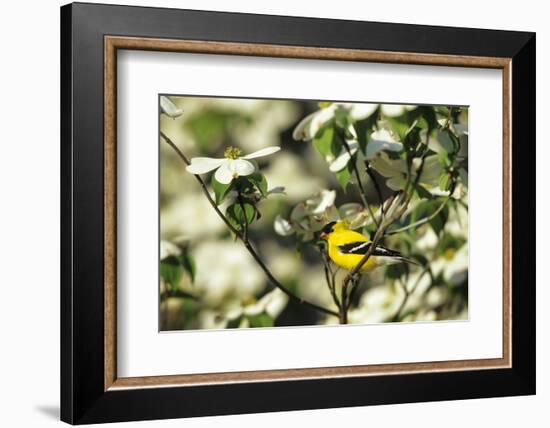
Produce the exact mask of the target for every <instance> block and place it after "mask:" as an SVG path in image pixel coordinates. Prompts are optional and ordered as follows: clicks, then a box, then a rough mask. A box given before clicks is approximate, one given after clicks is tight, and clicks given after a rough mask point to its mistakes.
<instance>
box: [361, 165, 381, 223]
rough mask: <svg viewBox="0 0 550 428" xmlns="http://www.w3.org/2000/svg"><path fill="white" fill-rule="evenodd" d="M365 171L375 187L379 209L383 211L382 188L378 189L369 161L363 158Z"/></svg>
mask: <svg viewBox="0 0 550 428" xmlns="http://www.w3.org/2000/svg"><path fill="white" fill-rule="evenodd" d="M365 171H366V172H367V174H368V175H369V177H370V179H371V180H372V182H373V183H374V188H375V189H376V194H377V195H378V202H379V203H380V209H381V210H382V213H383V212H384V198H383V197H382V190H380V185H379V184H378V180H376V176H375V175H374V173H373V172H372V168H371V166H370V163H369V161H368V160H365Z"/></svg>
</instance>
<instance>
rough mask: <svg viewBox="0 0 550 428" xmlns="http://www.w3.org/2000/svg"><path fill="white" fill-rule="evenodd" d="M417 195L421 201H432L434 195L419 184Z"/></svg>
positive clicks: (416, 188)
mask: <svg viewBox="0 0 550 428" xmlns="http://www.w3.org/2000/svg"><path fill="white" fill-rule="evenodd" d="M415 190H416V194H417V196H418V197H419V198H420V199H432V197H433V196H432V194H431V193H430V192H428V190H426V188H425V187H424V186H422V185H421V184H417V185H416V187H415Z"/></svg>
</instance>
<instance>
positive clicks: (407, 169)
mask: <svg viewBox="0 0 550 428" xmlns="http://www.w3.org/2000/svg"><path fill="white" fill-rule="evenodd" d="M107 18H108V19H107ZM61 54H62V64H61V73H62V75H61V83H62V85H61V88H62V91H61V102H62V103H61V104H62V112H61V129H62V140H61V156H62V159H61V164H62V171H61V191H62V207H61V213H62V218H61V224H62V235H61V243H62V265H61V270H62V284H61V287H62V290H61V291H62V292H61V339H62V341H61V369H62V370H61V390H62V392H61V418H62V420H64V421H66V422H69V423H72V424H85V423H98V422H115V421H129V420H144V419H161V418H177V417H189V416H201V415H222V414H231V413H248V412H269V411H281V410H296V409H313V408H326V407H343V406H360V405H371V404H388V403H405V402H417V401H433V400H450V399H464V398H477V397H495V396H509V395H526V394H534V393H535V221H534V220H535V168H534V159H535V35H534V34H533V33H526V32H509V31H495V30H481V29H465V28H446V27H431V26H430V27H428V26H416V25H406V24H392V23H371V22H358V21H339V20H327V19H314V18H293V17H282V16H266V15H248V14H233V13H219V12H204V11H191V10H175V9H155V8H140V7H127V6H112V5H111V6H108V5H92V4H78V3H76V4H70V5H67V6H64V7H62V8H61ZM514 207H515V208H514Z"/></svg>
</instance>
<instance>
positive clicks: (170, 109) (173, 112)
mask: <svg viewBox="0 0 550 428" xmlns="http://www.w3.org/2000/svg"><path fill="white" fill-rule="evenodd" d="M160 111H161V113H164V114H165V115H166V116H169V117H171V118H176V117H179V116H181V115H182V114H183V110H182V109H181V108H179V107H178V106H177V105H175V104H174V103H173V102H172V100H171V99H170V98H168V97H165V96H164V95H163V96H161V97H160Z"/></svg>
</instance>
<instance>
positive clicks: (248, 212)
mask: <svg viewBox="0 0 550 428" xmlns="http://www.w3.org/2000/svg"><path fill="white" fill-rule="evenodd" d="M225 214H226V215H227V217H228V218H229V219H230V220H231V219H232V220H234V221H235V222H237V224H238V225H239V227H240V226H242V225H244V224H250V223H252V222H253V221H254V218H255V217H256V209H255V208H254V205H252V204H250V203H248V202H244V203H243V204H242V206H241V204H240V203H238V202H237V203H235V204H233V205H231V206H229V207H228V208H227V211H226V212H225ZM232 224H233V223H232Z"/></svg>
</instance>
